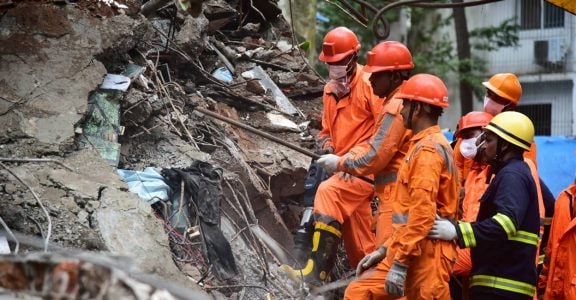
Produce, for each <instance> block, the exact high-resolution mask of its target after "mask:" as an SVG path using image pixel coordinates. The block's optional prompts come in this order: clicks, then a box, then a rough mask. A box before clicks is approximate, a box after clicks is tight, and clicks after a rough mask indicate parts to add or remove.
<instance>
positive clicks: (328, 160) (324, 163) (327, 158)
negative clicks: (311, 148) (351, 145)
mask: <svg viewBox="0 0 576 300" xmlns="http://www.w3.org/2000/svg"><path fill="white" fill-rule="evenodd" d="M339 159H340V156H338V155H335V154H324V155H322V156H320V158H319V159H318V161H317V163H318V165H319V166H320V167H322V168H324V170H326V171H327V172H328V173H334V172H335V171H336V167H337V166H338V160H339Z"/></svg>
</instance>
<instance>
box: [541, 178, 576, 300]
mask: <svg viewBox="0 0 576 300" xmlns="http://www.w3.org/2000/svg"><path fill="white" fill-rule="evenodd" d="M574 195H576V183H573V184H572V185H570V186H569V187H568V188H567V189H565V190H563V191H562V192H561V193H560V195H559V196H558V199H557V200H556V203H555V205H554V218H552V230H551V231H550V238H549V239H548V245H547V247H546V258H547V259H546V261H545V262H544V268H543V269H542V272H541V275H540V278H539V282H538V287H539V288H543V287H545V288H546V291H545V293H544V300H556V299H557V300H565V299H566V300H570V299H576V255H574V253H573V252H574V249H576V203H574Z"/></svg>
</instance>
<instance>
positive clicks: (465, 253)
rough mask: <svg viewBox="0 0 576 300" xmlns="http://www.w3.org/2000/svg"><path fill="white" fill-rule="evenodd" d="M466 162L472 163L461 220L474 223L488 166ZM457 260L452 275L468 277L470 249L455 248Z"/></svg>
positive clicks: (470, 262) (484, 188) (466, 182)
mask: <svg viewBox="0 0 576 300" xmlns="http://www.w3.org/2000/svg"><path fill="white" fill-rule="evenodd" d="M466 161H471V162H473V164H472V166H471V168H470V170H469V172H468V176H467V178H466V181H465V182H464V190H465V191H466V192H465V194H464V200H463V201H462V220H463V221H466V222H474V221H476V217H477V216H478V210H479V209H480V201H479V200H480V198H481V197H482V195H483V194H484V192H485V191H486V188H487V187H488V184H486V176H487V174H486V171H487V170H486V169H487V167H488V165H486V164H484V163H481V162H475V161H474V160H472V159H466ZM456 250H457V251H458V260H457V261H456V264H455V265H454V269H453V270H452V273H453V274H455V275H461V276H468V275H469V274H470V270H471V269H472V260H471V258H470V248H457V249H456Z"/></svg>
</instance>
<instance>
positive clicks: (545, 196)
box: [456, 73, 554, 264]
mask: <svg viewBox="0 0 576 300" xmlns="http://www.w3.org/2000/svg"><path fill="white" fill-rule="evenodd" d="M482 85H484V87H485V88H486V95H485V96H484V111H485V112H487V113H489V114H491V115H493V116H495V115H497V114H499V113H501V112H504V111H514V110H515V109H516V107H517V106H518V105H519V104H520V99H521V97H522V86H521V85H520V81H519V80H518V77H516V75H514V74H512V73H498V74H495V75H493V76H492V77H490V79H489V80H488V81H485V82H482ZM481 139H482V138H481ZM481 139H480V140H479V143H481V142H482V140H481ZM456 147H459V145H456ZM458 152H459V151H456V153H457V154H458ZM524 158H525V159H526V163H527V164H528V166H529V167H530V171H531V173H532V176H533V178H534V180H535V182H536V189H537V190H538V205H539V212H540V219H541V228H540V234H539V236H540V237H541V238H542V240H541V242H539V243H540V245H539V247H538V248H539V255H538V256H539V259H538V261H539V262H540V264H541V263H542V262H543V261H544V255H543V254H544V251H543V248H544V246H545V245H546V241H547V238H548V233H549V231H550V226H549V225H550V222H551V218H552V216H553V215H554V195H552V193H550V191H549V189H548V187H547V186H546V185H545V184H544V182H542V180H541V179H540V177H539V175H538V170H537V161H536V143H535V142H532V144H531V145H530V150H529V151H526V152H524ZM468 161H469V160H467V159H464V161H463V160H462V158H460V157H458V155H457V156H456V164H457V165H458V166H459V168H462V173H463V174H465V173H466V172H467V168H466V166H467V165H469V164H470V163H469V162H468ZM483 174H484V179H485V181H486V182H488V181H489V180H490V179H489V177H490V176H491V173H490V168H487V169H486V170H485V172H484V173H483ZM479 176H481V175H479ZM477 181H480V178H477ZM540 254H542V255H540Z"/></svg>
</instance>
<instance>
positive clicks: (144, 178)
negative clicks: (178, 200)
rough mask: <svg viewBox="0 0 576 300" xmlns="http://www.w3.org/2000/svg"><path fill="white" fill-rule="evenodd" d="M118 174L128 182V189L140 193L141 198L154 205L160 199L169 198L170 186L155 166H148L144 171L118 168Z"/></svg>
mask: <svg viewBox="0 0 576 300" xmlns="http://www.w3.org/2000/svg"><path fill="white" fill-rule="evenodd" d="M116 172H117V173H118V175H120V177H122V179H124V181H126V182H127V183H128V190H130V192H132V193H136V194H138V197H140V199H142V200H144V201H146V202H148V204H150V205H152V204H154V203H156V202H158V201H160V200H162V201H165V200H168V195H170V193H171V190H170V187H169V186H168V185H167V184H166V183H165V182H164V177H162V175H160V174H159V173H158V172H156V170H154V168H152V167H148V168H146V169H144V171H133V170H122V169H118V170H116Z"/></svg>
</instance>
